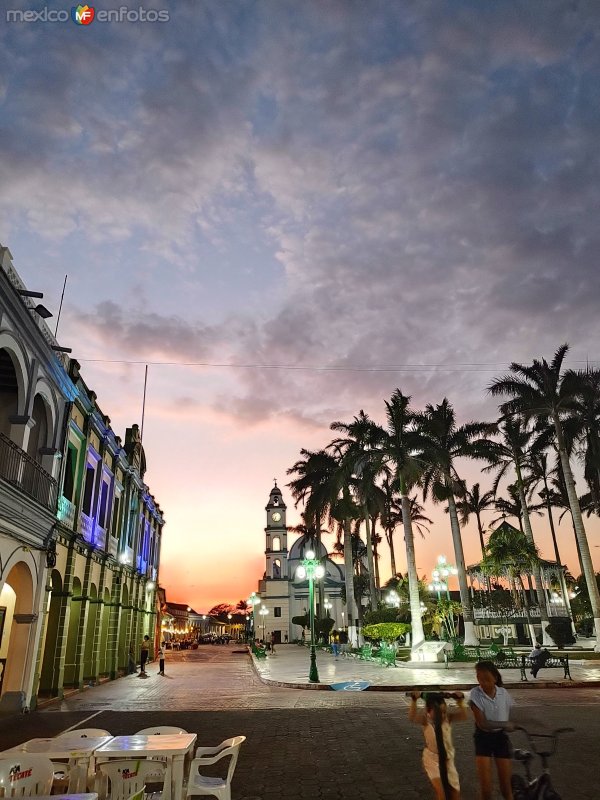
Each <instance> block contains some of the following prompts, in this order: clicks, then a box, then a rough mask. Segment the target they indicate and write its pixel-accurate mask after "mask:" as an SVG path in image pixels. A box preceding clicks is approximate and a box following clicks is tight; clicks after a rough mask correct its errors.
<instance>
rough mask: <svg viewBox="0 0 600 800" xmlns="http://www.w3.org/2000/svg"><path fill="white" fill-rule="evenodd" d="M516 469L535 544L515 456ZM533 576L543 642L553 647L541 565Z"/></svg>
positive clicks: (526, 525)
mask: <svg viewBox="0 0 600 800" xmlns="http://www.w3.org/2000/svg"><path fill="white" fill-rule="evenodd" d="M515 470H516V473H517V489H518V490H519V500H520V501H521V509H522V511H523V527H524V529H525V530H524V533H525V536H526V537H527V539H528V541H529V542H531V544H533V545H534V546H535V540H534V538H533V531H532V530H531V519H530V517H529V509H528V508H527V498H526V497H525V488H524V486H523V475H522V474H521V465H520V464H519V461H518V459H516V458H515ZM533 577H534V581H535V593H536V597H537V601H538V605H539V607H540V620H541V624H542V643H543V644H544V645H546V647H553V646H555V645H556V642H555V641H554V639H553V638H552V637H551V636H550V634H549V633H548V632H547V631H546V628H547V627H548V625H549V624H550V616H549V614H548V597H547V595H546V591H545V589H544V585H543V582H542V571H541V569H540V565H539V564H536V563H534V564H533Z"/></svg>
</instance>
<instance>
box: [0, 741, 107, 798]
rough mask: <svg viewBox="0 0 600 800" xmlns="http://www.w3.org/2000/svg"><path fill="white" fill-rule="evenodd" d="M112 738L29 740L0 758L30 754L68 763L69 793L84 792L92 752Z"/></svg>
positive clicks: (90, 767) (91, 766)
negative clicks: (13, 754) (9, 754)
mask: <svg viewBox="0 0 600 800" xmlns="http://www.w3.org/2000/svg"><path fill="white" fill-rule="evenodd" d="M112 738H113V737H112V736H90V737H86V738H85V739H83V738H82V737H81V736H76V735H73V736H58V737H57V738H55V739H29V741H28V742H22V743H21V744H19V745H17V746H16V747H11V748H10V750H5V751H4V752H2V753H0V758H2V757H3V756H4V754H5V753H11V754H12V753H30V754H32V755H33V754H35V755H38V756H40V755H42V756H46V757H47V758H49V759H50V760H51V761H68V762H69V765H70V767H71V769H70V773H69V792H77V793H79V792H85V790H86V789H87V776H88V772H89V771H90V770H91V771H92V772H93V771H94V764H93V758H94V751H95V750H96V749H97V748H98V747H100V746H101V745H103V744H106V743H107V742H110V740H111V739H112Z"/></svg>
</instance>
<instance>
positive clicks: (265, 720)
mask: <svg viewBox="0 0 600 800" xmlns="http://www.w3.org/2000/svg"><path fill="white" fill-rule="evenodd" d="M292 647H293V646H290V648H292ZM239 649H240V648H237V647H235V646H229V647H226V646H205V647H201V648H200V649H199V650H196V651H183V652H181V653H171V652H170V651H169V652H168V653H167V665H166V672H167V675H166V676H165V677H164V678H163V677H161V676H159V675H157V674H156V673H157V672H158V666H157V665H156V663H153V664H151V665H150V668H149V677H148V678H146V679H144V678H139V677H137V675H132V676H128V677H125V678H121V679H119V680H117V681H112V682H108V683H105V684H102V685H100V686H97V687H90V688H87V689H85V690H84V691H82V692H78V693H75V694H73V695H71V696H70V697H68V698H65V699H64V700H60V701H56V702H53V703H50V704H48V705H47V706H46V707H45V708H44V709H42V710H38V711H36V712H32V713H31V714H27V715H20V716H16V715H15V716H10V717H0V748H1V749H5V748H7V747H10V746H13V745H15V744H18V743H19V742H21V741H25V740H26V739H29V738H32V737H33V736H52V735H55V734H57V733H59V732H62V731H64V730H66V729H67V728H70V727H72V726H73V725H77V726H79V727H90V726H92V727H100V728H106V729H107V730H109V731H110V732H111V733H113V734H125V733H134V732H135V731H137V730H139V729H141V728H144V727H148V726H150V725H159V724H160V725H179V726H181V727H182V728H185V729H186V730H188V731H191V732H195V733H197V734H198V744H199V745H212V744H216V743H218V742H219V741H221V740H222V739H224V738H226V737H228V736H233V735H236V734H243V735H245V736H246V737H247V741H246V742H245V743H244V745H243V746H242V750H241V754H240V760H239V762H238V767H237V770H236V774H235V778H234V782H233V800H276V798H285V800H354V798H356V799H357V800H401V799H402V798H407V799H408V800H412V799H413V798H430V797H431V796H432V795H431V790H430V788H429V785H428V783H427V781H426V779H425V776H424V774H423V772H422V769H421V765H420V758H421V750H422V746H423V745H422V739H423V737H422V733H421V731H420V729H419V727H418V726H416V725H412V724H410V723H409V722H408V719H407V709H408V701H407V698H406V697H405V696H404V694H403V693H402V692H377V691H368V692H350V693H349V692H333V691H316V692H315V691H306V689H301V688H288V687H281V686H272V685H267V684H265V683H263V682H262V681H261V680H260V679H259V677H258V674H257V672H256V671H255V669H254V667H253V665H252V663H251V661H250V657H249V656H248V655H247V653H245V652H237V651H238V650H239ZM297 651H298V652H299V653H301V654H302V653H303V654H304V657H305V658H306V660H307V661H308V652H307V651H306V650H302V649H301V648H297ZM282 654H283V650H282V651H281V652H279V651H278V653H277V654H276V655H275V657H274V658H273V660H272V667H273V668H274V663H275V660H276V659H278V658H279V656H280V655H282ZM292 658H293V656H292ZM322 661H323V659H320V662H319V663H320V666H321V662H322ZM281 664H282V667H283V659H281ZM306 666H308V664H306ZM353 666H354V667H358V664H356V665H353ZM367 666H368V665H365V667H367ZM382 670H383V671H384V672H389V670H385V668H382ZM322 672H323V674H324V675H325V674H326V672H327V669H326V667H325V664H324V663H323V666H322ZM437 674H440V675H443V674H444V673H443V672H439V673H438V672H437V671H436V675H437ZM511 694H512V695H513V697H514V698H515V701H516V703H517V707H518V712H517V713H518V714H519V715H520V720H521V721H522V722H525V723H526V724H528V725H530V726H536V727H539V726H541V725H546V726H547V727H549V728H554V727H559V726H564V725H572V726H574V727H575V728H576V729H577V732H576V733H575V734H572V735H568V736H567V737H566V738H565V739H564V741H563V742H561V747H560V751H559V757H558V758H557V759H556V763H553V764H552V767H553V777H554V778H555V783H556V785H557V789H558V790H559V791H560V792H561V794H562V797H563V800H569V798H573V800H596V798H597V797H598V795H599V792H598V789H597V788H596V787H597V780H596V777H595V772H596V767H595V766H594V765H595V764H596V765H597V758H598V745H599V742H600V714H599V713H598V712H599V710H600V689H598V688H596V687H592V688H569V689H565V688H564V687H563V686H561V685H560V684H556V685H555V686H554V688H552V689H544V688H540V687H539V685H538V686H527V688H522V687H521V686H518V687H516V688H515V689H511ZM472 734H473V724H472V722H471V721H470V720H469V721H468V722H465V723H461V724H459V725H457V726H456V728H455V731H454V741H455V745H456V751H457V756H456V762H457V767H458V771H459V774H460V777H461V784H462V798H463V800H476V798H477V789H476V777H475V763H474V757H473V743H472ZM514 736H515V739H514V741H515V744H516V745H519V744H522V742H520V741H519V738H518V737H519V734H515V735H514ZM498 797H499V795H498Z"/></svg>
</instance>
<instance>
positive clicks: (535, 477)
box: [526, 439, 577, 619]
mask: <svg viewBox="0 0 600 800" xmlns="http://www.w3.org/2000/svg"><path fill="white" fill-rule="evenodd" d="M538 441H539V439H538ZM526 468H527V473H528V485H529V496H528V500H529V501H531V497H532V495H533V492H534V491H535V490H536V489H538V487H539V485H540V483H541V484H542V488H541V490H540V491H538V496H539V497H540V498H541V500H542V503H543V505H544V507H545V509H546V514H547V515H548V524H549V525H550V534H551V536H552V545H553V549H554V558H555V560H556V563H557V564H558V566H559V580H560V585H561V592H562V596H563V601H564V603H565V605H566V607H567V611H568V612H569V616H570V617H571V619H573V614H572V613H571V602H570V599H569V590H568V586H567V582H566V578H565V574H564V572H563V569H562V560H561V557H560V552H559V549H558V539H557V538H556V527H555V525H554V515H553V514H552V506H553V502H552V492H551V489H550V481H551V480H552V477H553V475H555V474H556V471H557V469H560V467H559V466H558V465H557V467H555V468H554V469H550V468H549V465H548V454H547V453H546V452H544V450H543V449H540V448H538V447H537V442H536V443H535V444H534V446H533V448H532V449H531V451H530V452H529V456H528V458H527V464H526ZM567 503H568V499H567ZM576 541H577V540H576Z"/></svg>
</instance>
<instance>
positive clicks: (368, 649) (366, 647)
mask: <svg viewBox="0 0 600 800" xmlns="http://www.w3.org/2000/svg"><path fill="white" fill-rule="evenodd" d="M358 658H359V659H360V660H361V661H372V659H373V645H372V644H363V646H362V647H361V648H360V652H359V654H358Z"/></svg>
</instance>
